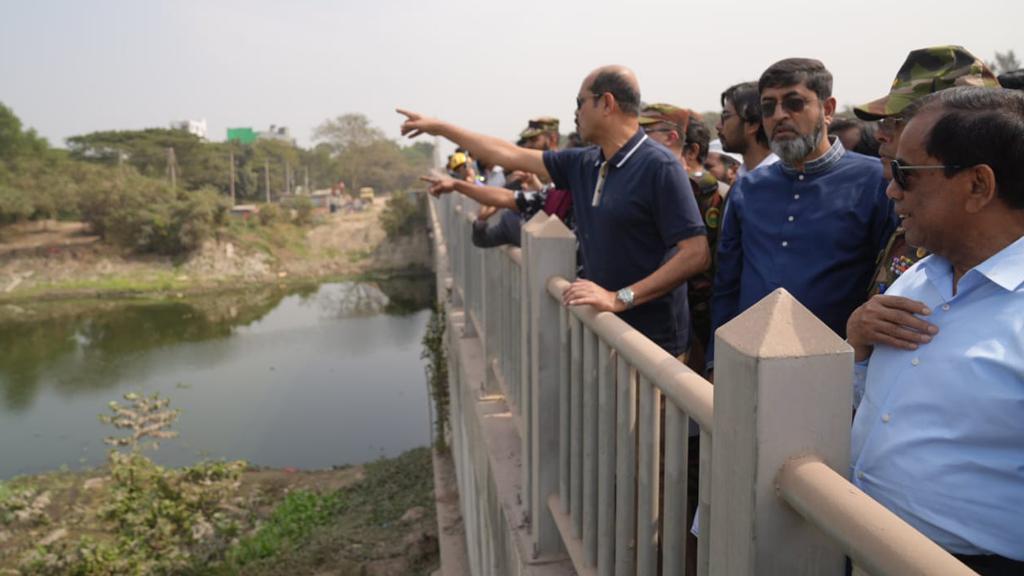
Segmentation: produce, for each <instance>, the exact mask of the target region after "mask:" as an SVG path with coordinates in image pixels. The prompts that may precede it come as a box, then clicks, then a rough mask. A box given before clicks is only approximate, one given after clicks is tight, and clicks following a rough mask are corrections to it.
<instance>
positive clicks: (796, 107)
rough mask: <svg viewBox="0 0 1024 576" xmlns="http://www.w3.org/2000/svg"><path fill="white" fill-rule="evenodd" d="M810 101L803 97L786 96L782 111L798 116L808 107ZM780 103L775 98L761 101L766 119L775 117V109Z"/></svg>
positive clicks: (783, 100)
mask: <svg viewBox="0 0 1024 576" xmlns="http://www.w3.org/2000/svg"><path fill="white" fill-rule="evenodd" d="M807 103H808V101H807V100H806V99H804V98H803V97H802V96H796V95H791V96H786V97H785V98H783V99H782V109H783V110H785V111H786V112H789V113H790V114H798V113H800V112H802V111H803V109H804V107H805V106H807ZM778 104H779V103H778V101H777V100H775V99H774V98H766V99H764V100H761V114H762V115H763V116H764V117H765V118H771V117H772V116H774V115H775V107H776V106H778Z"/></svg>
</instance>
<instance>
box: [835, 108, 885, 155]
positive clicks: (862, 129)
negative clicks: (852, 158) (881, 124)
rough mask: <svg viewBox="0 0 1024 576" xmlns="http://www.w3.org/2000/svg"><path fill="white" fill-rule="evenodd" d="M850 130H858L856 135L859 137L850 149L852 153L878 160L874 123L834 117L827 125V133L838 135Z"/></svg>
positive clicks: (877, 144)
mask: <svg viewBox="0 0 1024 576" xmlns="http://www.w3.org/2000/svg"><path fill="white" fill-rule="evenodd" d="M851 128H856V129H857V130H859V132H858V134H859V135H860V136H859V137H858V138H857V144H856V145H855V146H854V147H853V148H852V151H853V152H856V153H858V154H864V155H866V156H874V157H875V158H878V146H879V143H878V139H877V138H875V123H874V122H864V121H863V120H860V119H858V118H849V117H844V116H836V117H834V118H832V123H831V124H829V125H828V133H829V134H839V133H840V132H842V131H843V130H849V129H851Z"/></svg>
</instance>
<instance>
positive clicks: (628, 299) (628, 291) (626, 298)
mask: <svg viewBox="0 0 1024 576" xmlns="http://www.w3.org/2000/svg"><path fill="white" fill-rule="evenodd" d="M615 299H616V300H618V301H619V302H622V303H623V304H625V305H626V310H629V309H630V308H632V307H633V289H632V288H630V287H629V286H626V287H625V288H623V289H622V290H619V291H618V292H616V293H615Z"/></svg>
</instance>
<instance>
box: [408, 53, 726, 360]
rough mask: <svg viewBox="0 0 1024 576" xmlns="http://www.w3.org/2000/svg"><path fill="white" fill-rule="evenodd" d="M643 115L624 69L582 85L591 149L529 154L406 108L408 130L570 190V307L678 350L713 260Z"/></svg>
mask: <svg viewBox="0 0 1024 576" xmlns="http://www.w3.org/2000/svg"><path fill="white" fill-rule="evenodd" d="M639 111H640V89H639V85H638V83H637V81H636V77H635V76H634V74H633V72H632V71H630V70H629V69H627V68H624V67H621V66H606V67H602V68H598V69H597V70H594V71H593V72H591V73H590V74H589V75H587V77H586V78H585V79H584V80H583V83H582V84H581V86H580V89H579V92H578V94H577V97H576V124H577V127H578V130H579V133H580V136H581V137H582V138H583V139H584V140H585V141H587V142H592V143H593V144H595V145H594V146H590V147H587V148H574V149H569V150H559V151H554V150H548V151H545V152H540V151H538V150H528V149H525V148H520V147H517V146H514V145H513V144H512V143H510V142H506V141H504V140H501V139H499V138H493V137H490V136H485V135H482V134H478V133H475V132H471V131H469V130H466V129H463V128H461V127H458V126H454V125H452V124H449V123H447V122H442V121H440V120H436V119H433V118H426V117H423V116H421V115H419V114H416V113H414V112H409V111H403V110H399V112H400V113H401V114H404V115H405V116H406V117H407V120H406V121H405V122H404V123H403V124H402V134H406V135H409V136H416V135H417V134H420V133H429V134H434V135H439V136H443V137H445V138H447V139H449V140H452V141H454V142H456V143H457V144H460V145H462V146H464V147H466V148H468V149H469V150H470V151H471V152H472V153H473V154H475V155H477V156H479V157H481V158H483V159H485V160H487V161H490V162H494V163H496V164H500V165H502V166H504V167H506V168H510V169H515V170H524V171H527V172H532V173H534V174H537V175H539V176H541V177H550V178H551V181H552V182H554V184H555V187H557V188H560V189H564V190H568V191H569V192H570V194H571V195H572V209H573V218H574V220H575V223H576V234H577V237H578V239H579V245H580V254H581V257H582V267H583V276H584V277H585V279H577V280H576V281H575V282H573V283H572V284H571V285H570V287H569V288H568V289H567V290H566V291H565V293H564V303H565V304H566V305H568V306H573V305H583V304H586V305H590V306H593V307H595V308H597V309H598V310H602V311H611V312H615V313H617V314H618V315H619V316H620V317H621V318H622V319H623V320H625V321H626V322H628V323H629V324H630V325H632V326H633V327H634V328H636V329H637V330H638V331H639V332H641V333H642V334H644V335H645V336H647V337H648V338H650V339H651V340H653V341H654V342H655V343H657V344H658V345H660V346H661V347H662V348H664V349H665V350H666V351H668V352H669V353H670V354H673V355H676V356H678V355H680V354H682V353H683V352H685V351H686V349H687V347H688V345H689V320H688V316H687V315H686V313H685V312H682V313H681V311H680V308H679V307H680V306H684V307H685V306H686V296H685V290H686V287H685V284H686V280H687V279H688V278H690V277H692V276H694V275H696V274H699V273H700V272H703V271H704V270H706V269H707V267H708V265H709V264H710V261H711V256H710V251H709V249H708V243H707V239H706V237H705V233H706V232H705V229H704V225H703V224H702V223H701V217H700V213H699V212H698V210H697V203H696V201H695V200H694V198H693V193H692V192H691V190H690V185H689V182H688V180H687V177H686V171H685V170H683V167H682V165H681V164H680V163H679V161H678V160H676V159H675V158H674V157H673V156H672V153H671V152H669V151H668V150H667V149H666V148H665V147H664V146H661V145H660V144H657V143H656V142H654V141H653V140H652V139H650V138H649V137H648V136H647V135H646V134H644V132H643V130H641V129H640V125H639V121H638V113H639ZM673 248H675V249H676V252H675V253H674V254H672V255H670V254H669V251H670V250H672V249H673ZM673 292H675V294H673ZM680 293H682V294H680ZM684 310H685V309H684Z"/></svg>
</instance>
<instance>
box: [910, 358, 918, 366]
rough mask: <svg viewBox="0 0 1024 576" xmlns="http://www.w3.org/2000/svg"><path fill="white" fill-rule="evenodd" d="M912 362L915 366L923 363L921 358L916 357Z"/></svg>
mask: <svg viewBox="0 0 1024 576" xmlns="http://www.w3.org/2000/svg"><path fill="white" fill-rule="evenodd" d="M910 363H911V364H913V365H914V366H917V365H918V364H920V363H921V359H920V358H914V359H913V360H911V361H910Z"/></svg>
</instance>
